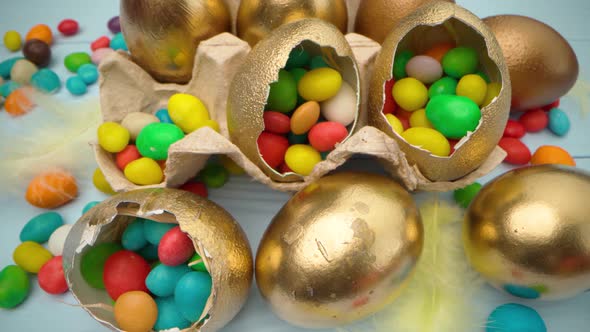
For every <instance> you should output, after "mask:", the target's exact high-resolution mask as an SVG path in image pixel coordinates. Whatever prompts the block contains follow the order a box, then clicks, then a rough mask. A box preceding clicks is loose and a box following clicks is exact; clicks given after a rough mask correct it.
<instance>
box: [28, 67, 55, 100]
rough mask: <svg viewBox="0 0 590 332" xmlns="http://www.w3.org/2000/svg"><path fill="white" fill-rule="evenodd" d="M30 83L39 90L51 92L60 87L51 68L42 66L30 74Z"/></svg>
mask: <svg viewBox="0 0 590 332" xmlns="http://www.w3.org/2000/svg"><path fill="white" fill-rule="evenodd" d="M31 85H32V86H33V87H34V88H35V89H37V90H39V91H41V92H44V93H48V94H53V93H56V92H58V91H59V89H60V88H61V81H60V79H59V76H57V74H56V73H55V72H54V71H53V70H51V69H47V68H43V69H41V70H39V71H38V72H36V73H34V74H33V76H31Z"/></svg>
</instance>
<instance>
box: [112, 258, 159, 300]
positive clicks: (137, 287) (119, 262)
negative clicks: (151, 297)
mask: <svg viewBox="0 0 590 332" xmlns="http://www.w3.org/2000/svg"><path fill="white" fill-rule="evenodd" d="M149 273H150V265H149V264H148V263H147V262H146V261H145V259H143V257H141V256H140V255H138V254H136V253H134V252H133V251H129V250H121V251H118V252H116V253H114V254H112V255H111V256H110V257H109V258H108V259H107V261H106V263H105V264H104V273H103V280H104V286H105V289H106V291H107V293H108V294H109V296H110V297H111V298H112V299H113V300H115V301H116V300H117V299H118V298H119V296H121V294H124V293H126V292H130V291H143V292H146V293H147V292H148V289H147V287H146V286H145V279H146V277H147V276H148V274H149Z"/></svg>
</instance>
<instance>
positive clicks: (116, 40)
mask: <svg viewBox="0 0 590 332" xmlns="http://www.w3.org/2000/svg"><path fill="white" fill-rule="evenodd" d="M109 46H110V47H111V48H112V49H113V50H115V51H117V50H123V51H129V49H128V48H127V43H126V42H125V37H124V36H123V33H121V32H118V33H117V34H116V35H114V36H113V39H111V43H110V44H109Z"/></svg>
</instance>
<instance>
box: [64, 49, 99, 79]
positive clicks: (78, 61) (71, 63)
mask: <svg viewBox="0 0 590 332" xmlns="http://www.w3.org/2000/svg"><path fill="white" fill-rule="evenodd" d="M87 63H92V59H91V58H90V55H88V53H85V52H75V53H70V54H68V55H67V56H66V58H65V59H64V65H65V66H66V68H67V69H68V70H69V71H71V72H72V73H74V74H75V73H77V72H78V68H80V67H81V66H82V65H85V64H87Z"/></svg>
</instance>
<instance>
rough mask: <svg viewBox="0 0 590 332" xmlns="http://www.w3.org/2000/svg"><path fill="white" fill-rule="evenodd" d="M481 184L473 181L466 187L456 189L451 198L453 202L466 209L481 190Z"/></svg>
mask: <svg viewBox="0 0 590 332" xmlns="http://www.w3.org/2000/svg"><path fill="white" fill-rule="evenodd" d="M481 188H482V185H481V183H478V182H474V183H472V184H470V185H468V186H467V187H464V188H461V189H457V190H455V191H454V192H453V198H454V199H455V202H457V204H459V206H461V207H462V208H464V209H466V208H467V207H468V206H469V204H471V201H472V200H473V199H474V198H475V196H477V193H479V191H480V190H481Z"/></svg>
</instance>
